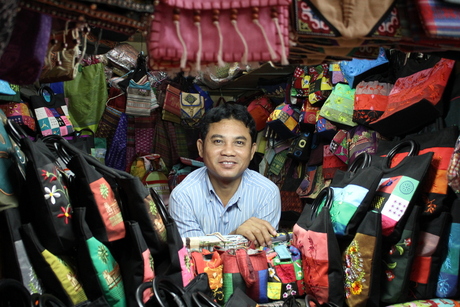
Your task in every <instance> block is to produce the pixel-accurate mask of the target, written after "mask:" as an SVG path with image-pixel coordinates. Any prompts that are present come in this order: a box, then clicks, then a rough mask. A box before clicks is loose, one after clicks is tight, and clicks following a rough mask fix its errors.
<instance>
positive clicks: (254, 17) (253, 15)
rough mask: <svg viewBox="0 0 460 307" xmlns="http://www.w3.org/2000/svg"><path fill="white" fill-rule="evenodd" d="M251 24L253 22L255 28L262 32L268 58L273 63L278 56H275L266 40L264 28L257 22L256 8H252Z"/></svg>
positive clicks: (257, 11)
mask: <svg viewBox="0 0 460 307" xmlns="http://www.w3.org/2000/svg"><path fill="white" fill-rule="evenodd" d="M252 22H254V23H255V24H256V26H258V27H259V29H260V31H261V32H262V35H263V37H264V40H265V43H266V44H267V48H268V52H270V57H271V58H272V61H275V60H276V59H277V58H278V56H277V55H276V53H275V51H274V50H273V48H272V46H271V45H270V41H269V40H268V37H267V33H265V30H264V27H262V25H261V24H260V22H259V8H258V7H253V8H252Z"/></svg>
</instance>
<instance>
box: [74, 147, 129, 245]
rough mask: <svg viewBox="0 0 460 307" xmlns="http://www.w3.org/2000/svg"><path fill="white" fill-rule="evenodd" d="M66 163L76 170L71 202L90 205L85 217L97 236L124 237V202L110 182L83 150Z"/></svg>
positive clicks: (102, 238)
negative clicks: (85, 156) (118, 198)
mask: <svg viewBox="0 0 460 307" xmlns="http://www.w3.org/2000/svg"><path fill="white" fill-rule="evenodd" d="M67 166H68V167H69V169H70V170H71V171H72V172H73V173H74V174H75V177H74V178H73V179H74V180H73V181H72V182H73V183H72V185H71V187H70V196H71V198H72V202H73V203H75V204H76V205H75V206H76V207H85V208H86V209H87V212H88V214H87V217H86V220H87V223H88V226H89V227H90V229H91V232H92V234H93V235H94V237H95V238H96V239H97V240H99V241H101V242H112V241H116V240H119V239H122V238H124V237H125V235H126V230H125V224H124V222H123V215H122V212H121V208H120V206H121V204H119V202H118V200H117V198H116V195H115V192H114V190H113V189H112V187H111V185H110V184H109V182H107V180H106V179H105V178H104V177H103V176H102V174H101V173H99V172H98V171H97V170H95V169H94V168H93V167H92V166H91V165H89V163H88V162H87V160H86V159H85V158H84V157H83V154H82V153H76V154H75V155H74V156H73V157H71V158H70V160H69V161H68V163H67Z"/></svg>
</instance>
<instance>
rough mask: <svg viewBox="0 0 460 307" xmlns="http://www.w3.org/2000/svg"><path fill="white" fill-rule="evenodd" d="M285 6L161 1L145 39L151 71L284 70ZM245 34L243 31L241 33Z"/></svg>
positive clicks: (277, 1)
mask: <svg viewBox="0 0 460 307" xmlns="http://www.w3.org/2000/svg"><path fill="white" fill-rule="evenodd" d="M289 4H290V1H289V0H269V1H265V2H263V3H260V2H258V1H253V0H246V1H240V2H233V1H229V0H219V1H213V2H212V4H211V3H209V2H207V1H204V0H198V1H192V2H183V1H164V0H162V1H160V2H159V4H158V5H157V6H156V7H155V13H154V16H155V18H154V19H153V22H152V23H151V27H150V31H149V36H148V41H149V44H148V54H149V67H150V69H152V70H158V69H155V68H158V67H171V66H173V67H180V68H182V69H185V68H186V67H187V64H188V63H190V62H193V63H196V69H197V70H198V71H199V70H200V66H201V64H202V63H203V64H205V63H218V64H219V65H220V66H223V65H224V62H229V63H232V62H241V63H242V64H243V65H246V64H247V63H248V62H253V61H256V62H260V61H275V62H281V63H282V64H283V65H285V64H288V61H287V55H288V53H289V50H288V47H289V45H288V33H289ZM243 29H244V31H243Z"/></svg>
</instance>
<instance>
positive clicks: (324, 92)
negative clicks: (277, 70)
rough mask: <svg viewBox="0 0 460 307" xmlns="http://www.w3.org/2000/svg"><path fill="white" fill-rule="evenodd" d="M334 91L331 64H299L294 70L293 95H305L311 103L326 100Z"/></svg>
mask: <svg viewBox="0 0 460 307" xmlns="http://www.w3.org/2000/svg"><path fill="white" fill-rule="evenodd" d="M331 92H332V83H331V73H330V72H329V64H320V65H316V66H313V65H311V66H298V67H296V69H295V70H294V73H293V80H292V87H291V97H305V98H306V100H307V101H308V102H309V103H310V104H315V103H321V102H324V101H325V100H326V99H327V97H329V95H330V94H331Z"/></svg>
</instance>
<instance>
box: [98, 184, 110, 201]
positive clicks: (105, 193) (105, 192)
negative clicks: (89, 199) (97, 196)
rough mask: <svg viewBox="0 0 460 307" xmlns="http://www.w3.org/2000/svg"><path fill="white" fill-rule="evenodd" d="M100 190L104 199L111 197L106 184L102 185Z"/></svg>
mask: <svg viewBox="0 0 460 307" xmlns="http://www.w3.org/2000/svg"><path fill="white" fill-rule="evenodd" d="M99 189H100V192H101V196H102V198H104V199H106V198H107V197H109V187H108V186H107V185H106V184H105V183H102V184H101V185H100V186H99Z"/></svg>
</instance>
